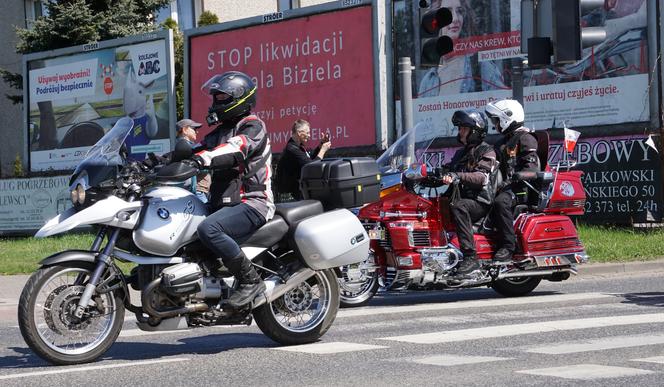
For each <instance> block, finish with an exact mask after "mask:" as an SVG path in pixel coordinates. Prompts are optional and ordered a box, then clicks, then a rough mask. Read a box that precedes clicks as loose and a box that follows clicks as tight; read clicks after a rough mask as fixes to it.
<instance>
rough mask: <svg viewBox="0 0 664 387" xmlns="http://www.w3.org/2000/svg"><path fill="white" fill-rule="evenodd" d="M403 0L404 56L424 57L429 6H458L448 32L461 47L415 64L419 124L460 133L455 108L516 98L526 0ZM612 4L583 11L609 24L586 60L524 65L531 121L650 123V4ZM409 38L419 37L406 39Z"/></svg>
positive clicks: (630, 0)
mask: <svg viewBox="0 0 664 387" xmlns="http://www.w3.org/2000/svg"><path fill="white" fill-rule="evenodd" d="M403 4H404V6H403V7H395V19H397V21H395V24H397V25H410V28H409V29H405V31H406V33H402V34H401V35H399V32H401V31H402V30H401V29H397V31H399V32H398V33H397V34H398V35H397V46H396V50H397V55H398V56H412V57H416V58H417V57H419V52H418V51H419V50H420V47H419V44H418V39H417V38H416V36H417V33H418V31H419V15H420V14H421V13H422V12H425V11H427V10H429V9H432V8H436V7H450V8H451V9H453V12H452V14H453V16H454V21H453V22H452V24H450V25H449V26H448V27H446V28H443V29H442V30H441V31H442V34H445V35H448V36H451V37H452V38H453V42H454V51H453V52H452V53H450V54H448V55H446V56H443V57H441V58H440V62H439V64H438V66H435V67H431V68H425V67H421V66H418V67H417V68H416V70H415V74H414V77H413V78H414V80H413V83H414V84H413V90H414V97H415V100H414V107H413V109H414V111H413V116H414V120H415V122H418V121H424V122H427V123H428V124H429V125H430V126H431V128H432V130H434V131H436V132H438V133H439V134H440V135H441V136H453V135H454V133H453V131H454V128H453V127H452V125H451V123H450V122H449V121H450V118H451V116H452V114H453V112H454V111H455V110H459V109H469V108H478V109H482V108H483V106H484V105H486V104H487V103H488V102H490V101H492V100H496V99H502V98H511V97H512V90H511V85H512V76H513V74H512V67H511V63H512V60H513V59H514V58H520V57H521V53H520V45H521V38H520V24H521V21H520V1H519V0H500V1H489V0H434V1H431V2H430V7H429V8H423V9H420V8H419V7H418V5H417V4H418V2H416V1H406V2H403ZM606 4H607V6H606V7H605V6H601V7H598V8H597V9H595V10H593V11H592V12H590V13H588V14H586V15H585V16H584V17H583V25H584V26H601V27H604V28H605V29H606V31H607V39H606V40H605V41H604V42H602V43H600V44H597V45H595V46H592V47H589V48H586V49H585V50H584V52H583V56H582V59H581V60H579V61H578V62H575V63H571V64H568V65H564V66H550V67H547V68H543V69H537V70H526V71H524V73H523V82H524V90H523V95H524V108H525V111H526V126H529V127H531V128H535V129H542V128H549V127H552V126H555V125H554V122H557V123H560V122H563V121H565V122H567V125H568V126H570V127H572V126H574V127H580V126H597V125H614V124H620V123H628V122H647V121H650V110H649V91H648V90H649V87H648V85H649V80H648V68H649V65H648V39H647V31H646V30H647V28H646V2H645V1H644V0H625V1H620V2H607V3H606ZM409 5H410V7H409ZM409 34H410V36H409ZM404 40H405V41H408V40H410V41H412V42H414V43H413V44H410V45H407V44H404V43H401V44H400V43H399V41H404ZM396 108H397V109H399V108H400V106H399V105H398V104H397V106H396ZM399 124H400V120H397V125H399ZM490 133H495V132H493V129H492V130H491V132H490Z"/></svg>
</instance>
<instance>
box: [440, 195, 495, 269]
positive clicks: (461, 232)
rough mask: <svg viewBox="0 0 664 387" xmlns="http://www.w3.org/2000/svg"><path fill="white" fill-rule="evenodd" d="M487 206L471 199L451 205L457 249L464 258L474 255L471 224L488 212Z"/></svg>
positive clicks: (462, 199)
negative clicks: (457, 243)
mask: <svg viewBox="0 0 664 387" xmlns="http://www.w3.org/2000/svg"><path fill="white" fill-rule="evenodd" d="M489 208H490V206H489V205H488V204H484V203H480V202H478V201H477V200H473V199H464V198H461V199H458V200H457V201H455V202H454V203H452V205H451V208H450V209H451V211H452V215H453V216H454V222H455V224H456V230H457V236H458V238H459V245H460V246H459V247H460V248H461V252H463V254H464V255H465V256H469V255H474V254H475V252H476V250H475V239H474V238H473V223H474V222H476V221H478V220H479V219H481V218H482V217H484V216H485V215H486V214H487V213H488V212H489Z"/></svg>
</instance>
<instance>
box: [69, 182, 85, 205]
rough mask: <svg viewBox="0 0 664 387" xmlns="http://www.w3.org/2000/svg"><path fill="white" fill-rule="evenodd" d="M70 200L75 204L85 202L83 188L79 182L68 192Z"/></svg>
mask: <svg viewBox="0 0 664 387" xmlns="http://www.w3.org/2000/svg"><path fill="white" fill-rule="evenodd" d="M69 195H70V198H71V202H72V203H73V204H74V205H76V204H83V203H84V202H85V188H83V186H82V185H81V184H77V185H76V188H74V189H73V190H72V191H71V192H70V193H69Z"/></svg>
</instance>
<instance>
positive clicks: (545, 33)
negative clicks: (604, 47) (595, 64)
mask: <svg viewBox="0 0 664 387" xmlns="http://www.w3.org/2000/svg"><path fill="white" fill-rule="evenodd" d="M603 6H604V0H537V1H535V0H522V1H521V42H522V45H521V51H522V52H523V53H524V54H528V65H529V66H530V67H539V66H547V65H550V64H551V55H553V63H554V64H556V65H559V64H565V63H572V62H576V61H578V60H579V59H581V53H582V51H583V48H585V47H590V46H593V45H595V44H598V43H601V42H602V41H603V40H604V39H606V31H605V30H604V28H603V27H584V28H582V26H581V24H582V20H583V16H584V15H586V14H588V13H590V12H593V11H597V10H598V9H600V8H601V7H603Z"/></svg>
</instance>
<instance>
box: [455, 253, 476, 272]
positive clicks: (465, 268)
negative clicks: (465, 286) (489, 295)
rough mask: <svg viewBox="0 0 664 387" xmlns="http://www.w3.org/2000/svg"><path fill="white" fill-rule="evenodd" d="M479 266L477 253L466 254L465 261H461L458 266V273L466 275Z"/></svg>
mask: <svg viewBox="0 0 664 387" xmlns="http://www.w3.org/2000/svg"><path fill="white" fill-rule="evenodd" d="M479 268H480V263H479V262H477V256H476V255H475V254H464V257H463V261H461V262H459V265H458V266H457V273H458V274H461V275H466V274H470V273H472V272H474V271H475V270H477V269H479Z"/></svg>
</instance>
